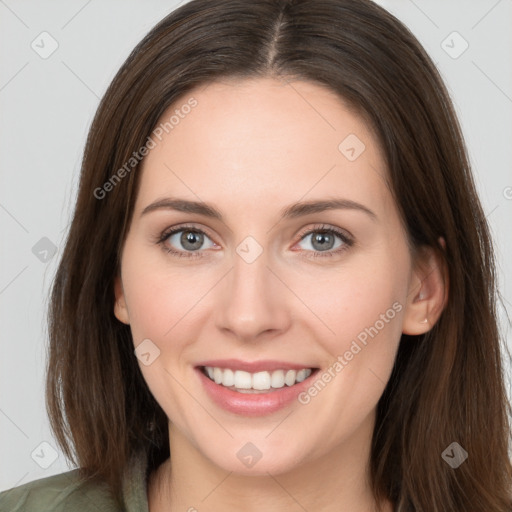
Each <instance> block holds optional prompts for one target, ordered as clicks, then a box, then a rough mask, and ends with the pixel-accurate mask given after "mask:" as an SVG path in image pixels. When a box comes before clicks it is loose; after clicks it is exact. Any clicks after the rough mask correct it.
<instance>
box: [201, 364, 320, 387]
mask: <svg viewBox="0 0 512 512" xmlns="http://www.w3.org/2000/svg"><path fill="white" fill-rule="evenodd" d="M205 370H206V373H207V375H208V376H209V377H210V379H211V380H213V381H215V383H216V384H221V385H222V386H225V387H228V388H229V387H235V388H236V389H240V390H244V389H254V390H260V391H263V390H267V389H270V388H274V389H279V388H283V387H284V386H285V385H286V386H293V385H294V384H296V383H297V382H302V381H303V380H305V379H307V378H308V377H309V376H310V375H311V372H312V370H311V369H310V368H303V369H302V370H299V371H296V370H275V371H273V372H256V373H249V372H244V371H242V370H236V371H233V370H230V369H229V368H228V369H224V368H213V367H211V366H206V367H205Z"/></svg>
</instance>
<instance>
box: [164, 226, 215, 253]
mask: <svg viewBox="0 0 512 512" xmlns="http://www.w3.org/2000/svg"><path fill="white" fill-rule="evenodd" d="M208 240H209V241H210V245H207V246H206V247H205V246H204V243H205V241H208ZM158 243H159V244H161V245H162V247H164V249H165V250H166V251H167V252H169V253H172V254H174V255H176V256H178V257H186V258H196V257H202V256H203V254H202V252H201V251H202V250H203V249H210V248H212V247H216V244H215V243H214V242H212V241H211V239H210V238H209V237H208V235H207V234H206V233H205V232H204V231H203V230H201V229H199V228H195V227H191V226H178V227H174V228H172V229H169V230H167V231H165V232H164V233H163V234H162V236H161V237H160V239H159V240H158ZM175 247H178V249H176V248H175ZM194 253H195V254H194Z"/></svg>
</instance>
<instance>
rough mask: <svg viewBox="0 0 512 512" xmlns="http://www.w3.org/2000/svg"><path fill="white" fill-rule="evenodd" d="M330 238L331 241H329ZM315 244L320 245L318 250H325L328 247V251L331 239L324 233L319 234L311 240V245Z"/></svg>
mask: <svg viewBox="0 0 512 512" xmlns="http://www.w3.org/2000/svg"><path fill="white" fill-rule="evenodd" d="M330 238H331V240H329V239H330ZM329 241H330V242H331V244H329ZM315 243H319V244H320V246H319V247H320V249H326V246H329V247H328V249H330V248H331V247H332V237H331V235H330V234H326V233H321V234H317V235H316V236H315V237H314V238H313V245H314V244H315Z"/></svg>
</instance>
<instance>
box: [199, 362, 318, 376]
mask: <svg viewBox="0 0 512 512" xmlns="http://www.w3.org/2000/svg"><path fill="white" fill-rule="evenodd" d="M197 366H210V367H213V368H229V369H231V370H242V371H246V372H249V373H256V372H264V371H267V372H272V371H274V370H302V369H303V368H314V367H313V366H311V365H309V364H301V363H289V362H285V361H276V360H270V359H266V360H263V361H242V360H240V359H215V360H210V361H202V362H201V363H199V364H197Z"/></svg>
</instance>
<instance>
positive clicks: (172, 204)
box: [141, 197, 377, 222]
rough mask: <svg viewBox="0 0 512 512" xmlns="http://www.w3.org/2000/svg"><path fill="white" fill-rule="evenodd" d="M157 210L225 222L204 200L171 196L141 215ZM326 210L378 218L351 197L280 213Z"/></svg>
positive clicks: (288, 216) (294, 214) (283, 215)
mask: <svg viewBox="0 0 512 512" xmlns="http://www.w3.org/2000/svg"><path fill="white" fill-rule="evenodd" d="M157 210H175V211H178V212H184V213H195V214H198V215H203V216H205V217H210V218H212V219H217V220H219V221H222V222H223V216H222V213H221V212H220V211H219V210H218V209H217V208H215V207H214V206H213V205H211V204H208V203H204V202H202V201H189V200H187V199H177V198H170V197H166V198H164V199H159V200H157V201H155V202H153V203H151V204H149V205H148V206H146V207H145V208H144V210H143V211H142V213H141V216H143V215H146V214H147V213H150V212H154V211H157ZM326 210H357V211H360V212H363V213H365V214H367V215H368V216H369V217H370V218H371V219H372V220H376V219H377V215H376V214H375V213H374V212H373V211H372V210H370V209H369V208H367V207H366V206H364V205H362V204H360V203H357V202H355V201H351V200H349V199H341V198H335V199H325V200H319V201H306V202H299V203H295V204H292V205H289V206H287V207H286V208H284V209H282V210H281V212H280V213H281V219H295V218H298V217H302V216H305V215H310V214H312V213H320V212H323V211H326Z"/></svg>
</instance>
